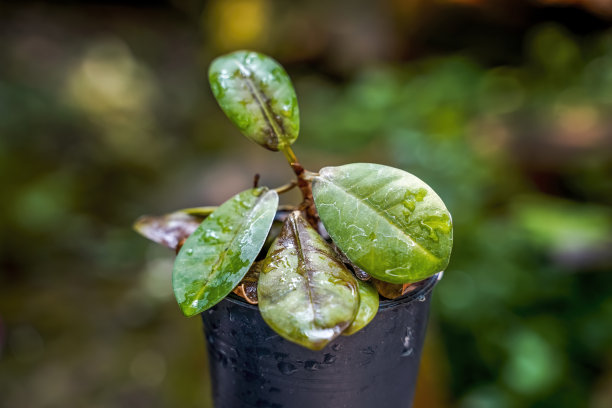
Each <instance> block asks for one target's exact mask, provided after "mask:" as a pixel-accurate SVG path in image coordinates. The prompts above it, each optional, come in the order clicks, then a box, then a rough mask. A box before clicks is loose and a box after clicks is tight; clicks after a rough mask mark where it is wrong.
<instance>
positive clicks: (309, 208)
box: [291, 162, 319, 231]
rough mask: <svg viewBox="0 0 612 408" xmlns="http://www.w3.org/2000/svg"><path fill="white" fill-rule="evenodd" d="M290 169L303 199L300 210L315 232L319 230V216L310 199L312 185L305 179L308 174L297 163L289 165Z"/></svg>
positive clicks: (312, 199)
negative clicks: (295, 177)
mask: <svg viewBox="0 0 612 408" xmlns="http://www.w3.org/2000/svg"><path fill="white" fill-rule="evenodd" d="M291 168H292V169H293V172H294V173H295V175H296V176H297V186H298V188H299V189H300V191H301V192H302V197H303V198H304V199H303V201H302V204H301V205H300V209H301V210H302V211H304V213H306V219H307V220H308V222H309V223H310V225H312V226H313V228H314V229H316V230H317V231H318V230H319V214H318V213H317V209H316V208H315V204H314V198H313V197H312V184H311V182H310V180H309V179H308V177H307V174H308V172H307V171H306V170H304V167H302V165H301V164H300V163H298V162H294V163H291Z"/></svg>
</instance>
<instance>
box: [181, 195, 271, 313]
mask: <svg viewBox="0 0 612 408" xmlns="http://www.w3.org/2000/svg"><path fill="white" fill-rule="evenodd" d="M277 206H278V195H277V194H276V192H275V191H272V190H270V191H268V190H266V189H265V188H255V189H251V190H246V191H243V192H242V193H240V194H237V195H235V196H234V197H232V198H231V199H229V200H228V201H226V202H225V203H223V205H221V206H220V207H219V208H217V209H216V210H215V211H214V212H213V213H212V214H211V215H210V216H209V217H208V218H206V219H205V220H204V221H203V222H202V224H200V226H199V227H198V229H197V230H196V231H195V232H194V233H193V234H191V236H190V237H189V238H188V239H187V241H185V244H184V245H183V247H182V248H181V250H180V252H179V253H178V255H177V257H176V260H175V262H174V270H173V273H172V286H173V287H174V294H175V296H176V300H177V301H178V303H179V306H180V307H181V310H182V311H183V313H184V314H185V315H186V316H193V315H195V314H197V313H200V312H202V311H204V310H206V309H208V308H209V307H211V306H213V305H214V304H216V303H217V302H219V301H220V300H221V299H223V298H224V297H225V296H227V295H228V294H229V293H230V292H231V291H232V289H234V287H236V285H238V283H240V281H241V280H242V278H243V277H244V275H245V274H246V273H247V271H248V270H249V268H250V267H251V265H252V264H253V261H254V260H255V257H256V256H257V254H258V253H259V251H260V249H261V247H262V246H263V244H264V241H265V240H266V236H267V234H268V231H269V230H270V226H271V225H272V220H273V219H274V214H275V213H276V207H277Z"/></svg>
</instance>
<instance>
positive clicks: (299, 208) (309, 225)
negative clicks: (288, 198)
mask: <svg viewBox="0 0 612 408" xmlns="http://www.w3.org/2000/svg"><path fill="white" fill-rule="evenodd" d="M209 80H210V84H211V88H212V91H213V94H214V95H215V98H216V99H217V101H218V103H219V105H220V106H221V109H222V110H223V111H224V112H225V114H226V115H227V116H228V117H229V119H230V120H231V121H232V122H233V123H234V124H235V125H236V126H237V127H238V128H239V129H240V131H241V132H242V133H243V134H244V135H245V136H246V137H247V138H249V139H251V140H253V141H254V142H256V143H258V144H259V145H261V146H262V147H264V148H266V149H268V150H271V151H280V152H282V153H283V154H284V155H285V157H286V158H287V161H288V163H289V165H290V167H291V169H292V170H293V172H294V174H295V180H293V181H291V182H290V183H288V184H287V185H285V186H281V187H278V188H268V187H259V186H258V185H257V184H258V183H257V181H256V182H255V187H254V188H252V189H249V190H246V191H243V192H241V193H238V194H236V195H235V196H234V197H232V198H230V199H229V200H228V201H226V202H225V203H223V204H222V205H221V206H219V207H199V208H191V209H185V210H180V211H177V212H174V213H171V214H168V215H165V216H162V217H148V216H147V217H141V218H140V219H139V220H138V221H137V222H136V224H135V228H136V230H137V231H139V232H140V233H142V234H143V235H144V236H146V237H148V238H150V239H152V240H154V241H156V242H158V243H161V244H164V245H166V246H168V247H170V248H173V249H176V250H177V256H176V260H175V263H174V269H173V272H172V284H173V288H174V294H175V295H176V300H177V301H178V304H179V306H180V308H181V310H182V311H183V313H184V314H185V315H186V316H194V315H197V314H199V313H201V312H203V311H205V310H207V309H209V308H210V307H212V306H214V305H215V304H216V303H218V302H219V301H221V300H222V299H223V298H225V297H226V296H228V295H229V294H230V293H232V292H234V293H235V294H237V295H239V296H241V297H243V298H244V299H245V301H246V302H249V303H252V304H258V306H259V309H260V311H261V315H262V317H263V319H264V320H265V321H266V322H267V323H268V325H269V326H270V327H272V329H274V330H275V331H276V332H277V333H278V334H279V335H281V336H282V337H284V338H286V339H287V340H290V341H293V342H295V343H298V344H301V345H302V346H305V347H308V348H311V349H314V350H318V349H321V348H323V347H324V346H325V345H326V344H327V343H329V342H330V341H331V340H333V339H334V338H336V337H337V336H338V335H340V334H344V335H350V334H353V333H355V332H357V331H358V330H360V329H362V328H363V327H365V326H366V325H367V324H368V323H369V322H370V321H371V320H372V319H373V318H374V316H375V314H376V312H377V310H378V304H379V294H380V295H382V296H384V297H387V298H394V297H397V296H401V295H403V294H405V293H407V292H409V291H411V290H413V289H414V288H415V287H416V286H418V282H421V281H423V280H424V279H426V278H428V277H430V276H432V275H434V274H435V273H437V272H439V271H443V270H444V269H445V268H446V266H447V265H448V262H449V257H450V253H451V248H452V242H453V231H452V221H451V216H450V214H449V212H448V210H447V209H446V207H445V206H444V203H443V202H442V200H441V199H440V197H438V195H437V194H436V193H435V192H434V191H433V190H432V189H431V188H430V187H429V186H428V185H427V184H425V183H424V182H423V181H421V180H420V179H418V178H417V177H415V176H414V175H412V174H410V173H407V172H405V171H403V170H399V169H395V168H392V167H388V166H384V165H380V164H370V163H352V164H347V165H343V166H338V167H325V168H323V169H321V170H319V172H318V173H314V172H310V171H308V170H305V169H304V167H303V166H302V165H301V164H300V162H299V160H298V159H297V157H296V155H295V153H294V152H293V150H292V149H291V145H292V144H293V142H295V140H296V139H297V137H298V132H299V128H300V118H299V109H298V104H297V98H296V94H295V91H294V89H293V85H292V84H291V80H290V79H289V76H288V75H287V73H286V72H285V70H284V69H283V67H282V66H281V65H279V64H278V63H277V62H276V61H274V60H273V59H272V58H269V57H267V56H265V55H262V54H259V53H256V52H251V51H237V52H233V53H231V54H228V55H224V56H221V57H219V58H217V59H216V60H215V61H213V63H212V64H211V66H210V71H209ZM292 188H299V190H300V191H301V193H302V202H301V203H298V204H297V205H296V206H295V207H289V208H287V207H282V208H279V205H278V195H279V194H282V193H284V192H286V191H289V190H290V189H292ZM280 222H282V227H281V228H280V232H279V231H278V228H272V226H273V224H275V223H280Z"/></svg>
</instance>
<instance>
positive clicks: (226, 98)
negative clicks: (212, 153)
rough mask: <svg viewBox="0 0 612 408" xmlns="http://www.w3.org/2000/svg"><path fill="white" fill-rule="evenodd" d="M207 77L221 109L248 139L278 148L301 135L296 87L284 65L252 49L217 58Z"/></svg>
mask: <svg viewBox="0 0 612 408" xmlns="http://www.w3.org/2000/svg"><path fill="white" fill-rule="evenodd" d="M208 78H209V81H210V86H211V88H212V91H213V94H214V95H215V98H216V99H217V102H218V103H219V106H221V109H223V111H224V112H225V114H226V115H227V116H228V118H230V120H231V121H232V122H233V123H234V124H235V125H236V126H238V128H239V129H240V131H241V132H242V133H243V134H244V135H245V136H246V137H248V138H249V139H251V140H253V141H254V142H257V143H259V144H260V145H262V146H263V147H265V148H267V149H270V150H273V151H277V150H282V149H283V148H284V147H286V146H289V145H291V144H292V143H293V142H295V140H296V139H297V137H298V133H299V130H300V114H299V109H298V104H297V97H296V95H295V90H294V89H293V85H292V84H291V79H290V78H289V76H288V75H287V73H286V72H285V70H284V69H283V67H282V66H281V65H280V64H279V63H278V62H276V61H275V60H273V59H272V58H270V57H267V56H265V55H263V54H259V53H257V52H253V51H236V52H233V53H230V54H227V55H223V56H221V57H218V58H217V59H215V60H214V61H213V62H212V64H211V65H210V69H209V72H208Z"/></svg>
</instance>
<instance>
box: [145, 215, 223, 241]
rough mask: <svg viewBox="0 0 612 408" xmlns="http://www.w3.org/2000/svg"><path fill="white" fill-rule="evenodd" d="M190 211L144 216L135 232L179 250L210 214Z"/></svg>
mask: <svg viewBox="0 0 612 408" xmlns="http://www.w3.org/2000/svg"><path fill="white" fill-rule="evenodd" d="M190 210H191V209H187V210H179V211H175V212H173V213H170V214H165V215H160V216H155V215H143V216H142V217H140V218H138V219H137V220H136V222H135V223H134V230H136V232H138V233H139V234H140V235H142V236H143V237H145V238H148V239H150V240H151V241H153V242H156V243H158V244H161V245H163V246H165V247H168V248H171V249H177V247H178V246H179V245H180V243H181V242H183V241H184V240H185V239H187V237H188V236H189V235H191V234H192V233H193V231H195V230H196V228H198V226H199V225H200V223H201V222H202V220H204V219H205V218H206V217H207V216H208V215H209V214H210V213H208V214H204V213H203V212H197V213H195V212H189V211H190ZM211 212H212V211H211Z"/></svg>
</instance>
